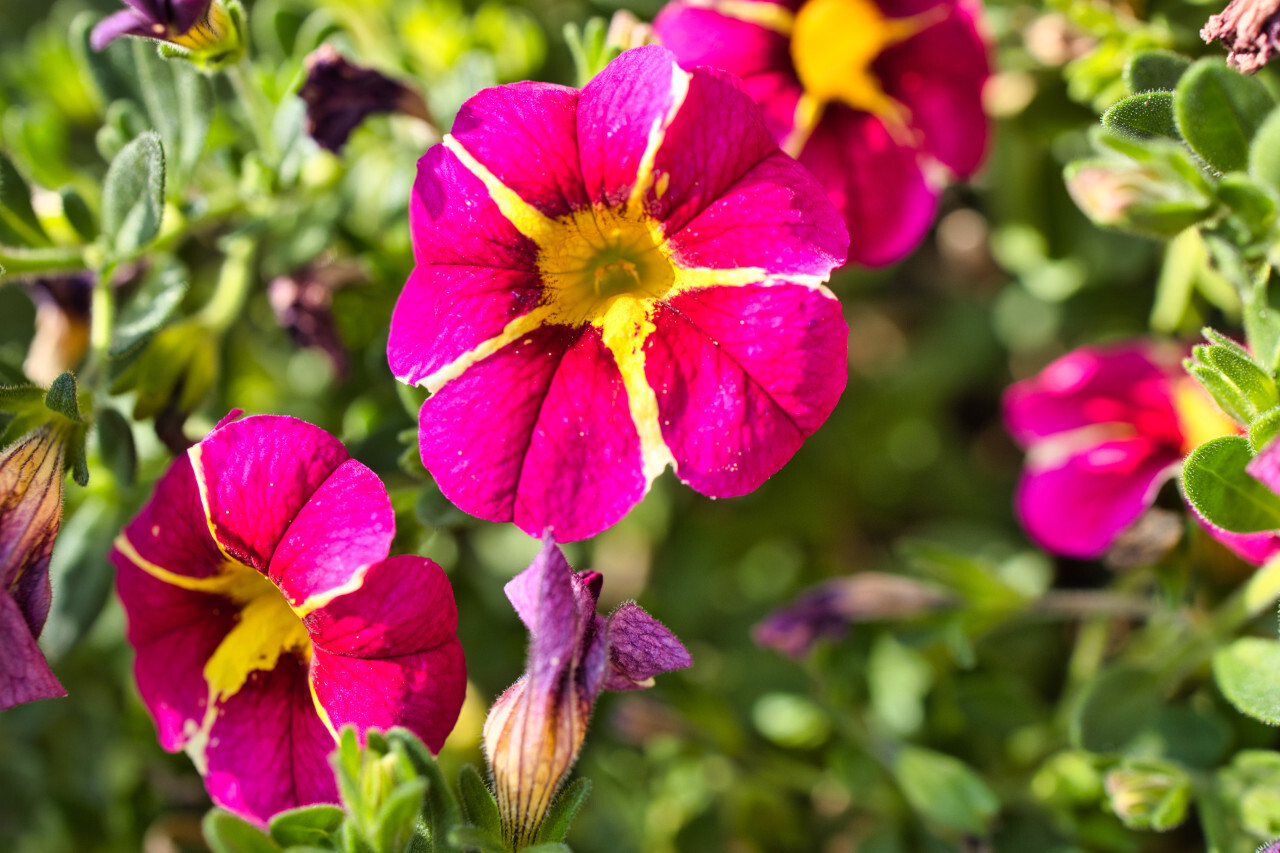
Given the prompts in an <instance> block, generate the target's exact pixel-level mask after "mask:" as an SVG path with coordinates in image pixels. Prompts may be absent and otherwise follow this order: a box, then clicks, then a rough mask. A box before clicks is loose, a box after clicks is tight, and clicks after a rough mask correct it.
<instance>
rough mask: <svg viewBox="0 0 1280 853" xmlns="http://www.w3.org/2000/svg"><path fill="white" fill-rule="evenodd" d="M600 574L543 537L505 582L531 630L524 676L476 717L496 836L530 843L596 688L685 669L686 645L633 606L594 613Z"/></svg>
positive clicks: (573, 753)
mask: <svg viewBox="0 0 1280 853" xmlns="http://www.w3.org/2000/svg"><path fill="white" fill-rule="evenodd" d="M602 583H603V577H602V576H601V575H600V574H598V573H597V572H578V573H576V574H575V573H574V571H573V569H572V568H571V567H570V566H569V564H568V563H567V562H566V561H565V558H564V554H562V553H561V552H560V549H559V548H557V547H556V545H555V543H554V542H553V541H552V540H551V538H550V537H549V536H548V537H547V538H545V539H544V540H543V545H542V553H540V554H539V555H538V556H537V558H535V559H534V561H533V563H532V564H531V565H530V566H529V568H527V569H525V570H524V571H523V572H521V573H520V574H519V575H517V576H516V577H515V578H514V579H513V580H512V581H511V582H509V583H508V584H507V586H506V592H507V598H509V599H510V600H511V604H512V606H513V607H515V610H516V613H517V614H519V616H520V620H521V621H522V622H524V624H525V627H526V628H528V629H529V634H530V642H529V661H528V665H527V666H526V668H525V674H524V675H523V676H522V677H521V678H520V680H519V681H517V682H516V683H515V684H513V685H512V686H511V687H509V688H508V689H507V691H506V692H505V693H503V694H502V695H501V696H499V697H498V700H497V701H496V702H494V703H493V708H492V709H490V711H489V716H488V718H487V719H486V720H485V722H484V750H485V756H486V758H487V759H488V761H489V767H490V769H491V770H492V771H493V781H494V786H495V788H496V794H497V799H498V808H499V811H500V812H501V815H502V824H503V834H504V837H505V838H506V840H507V842H508V843H510V844H512V845H513V849H516V850H519V849H521V848H523V847H525V846H528V845H529V844H530V842H531V841H532V840H533V838H534V836H535V835H536V834H537V831H538V827H539V825H540V824H541V822H542V818H543V816H544V815H545V813H546V811H547V807H548V806H549V805H550V804H551V799H552V797H553V796H554V795H555V792H556V790H557V789H558V788H559V787H560V783H561V782H562V781H563V779H564V777H565V775H566V774H567V773H568V772H569V768H570V766H572V764H573V762H574V760H575V759H576V758H577V756H578V751H579V750H580V749H581V748H582V742H583V740H584V738H585V737H586V733H587V721H588V719H589V718H590V716H591V708H592V706H593V705H594V704H595V701H596V697H597V696H598V695H599V694H600V691H601V690H640V689H643V688H645V687H651V686H652V685H653V677H654V676H655V675H657V674H658V673H661V672H668V671H670V670H673V669H681V668H683V667H687V666H691V665H692V663H693V660H692V659H691V658H690V657H689V653H688V651H686V650H685V647H684V646H683V645H682V644H681V643H680V641H679V640H678V639H676V636H675V635H674V634H672V633H671V632H670V631H669V630H667V628H666V627H664V626H663V625H662V624H661V623H660V622H658V621H657V620H656V619H654V618H653V617H652V616H650V615H649V614H648V613H645V612H644V611H643V610H642V609H640V607H639V605H637V604H635V603H628V604H624V605H622V606H621V607H619V608H618V609H617V610H615V611H613V613H612V614H610V615H609V618H608V619H606V618H604V617H603V616H600V615H599V614H598V613H596V599H597V598H598V597H599V595H600V588H601V585H602Z"/></svg>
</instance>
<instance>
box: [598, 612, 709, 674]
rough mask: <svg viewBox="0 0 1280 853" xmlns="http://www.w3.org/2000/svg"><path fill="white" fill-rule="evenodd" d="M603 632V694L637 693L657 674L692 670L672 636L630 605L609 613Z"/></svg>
mask: <svg viewBox="0 0 1280 853" xmlns="http://www.w3.org/2000/svg"><path fill="white" fill-rule="evenodd" d="M607 632H608V647H609V675H608V677H607V678H606V679H605V682H604V688H605V689H606V690H640V689H642V688H645V687H649V686H651V685H652V683H653V681H652V679H653V677H654V676H655V675H657V674H658V673H660V672H670V671H671V670H673V669H684V668H685V667H688V666H693V658H692V657H690V656H689V650H688V649H686V648H685V647H684V644H683V643H681V642H680V640H679V639H678V638H677V637H676V635H675V634H673V633H671V631H670V629H668V628H667V626H665V625H663V624H662V623H661V622H659V621H658V620H657V619H654V618H653V617H652V616H650V615H649V614H648V613H645V612H644V610H643V609H641V607H640V605H638V604H635V603H634V602H632V603H628V604H624V605H622V606H621V607H619V608H618V609H617V610H615V611H614V612H613V614H612V615H611V616H610V617H609V622H608V628H607Z"/></svg>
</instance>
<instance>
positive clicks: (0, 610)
mask: <svg viewBox="0 0 1280 853" xmlns="http://www.w3.org/2000/svg"><path fill="white" fill-rule="evenodd" d="M64 439H65V433H64V432H63V431H62V430H61V429H59V428H58V427H56V426H54V425H52V424H46V425H45V426H42V427H40V428H39V429H36V430H34V431H33V432H30V433H28V434H27V435H26V436H24V437H23V438H21V439H19V440H18V441H17V442H15V443H14V444H12V445H11V446H10V447H8V448H6V449H5V450H4V452H3V453H0V710H4V709H5V708H11V707H13V706H14V705H20V704H22V703H24V702H31V701H34V700H36V699H48V698H51V697H53V696H65V695H66V691H65V690H63V689H62V685H61V684H59V683H58V679H56V678H55V677H54V675H53V673H52V672H50V670H49V664H48V663H47V662H46V661H45V659H44V655H42V654H41V653H40V649H39V647H37V646H36V638H38V637H39V636H40V631H41V630H42V629H43V628H44V622H45V619H46V618H47V617H48V616H49V600H50V589H49V560H50V558H51V557H52V556H53V540H54V539H55V538H56V537H57V535H58V526H59V524H60V523H61V520H62V478H63V476H64V472H65V467H64V461H65V454H66V446H65V443H64Z"/></svg>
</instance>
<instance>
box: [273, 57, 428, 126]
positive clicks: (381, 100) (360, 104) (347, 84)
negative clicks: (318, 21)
mask: <svg viewBox="0 0 1280 853" xmlns="http://www.w3.org/2000/svg"><path fill="white" fill-rule="evenodd" d="M298 97H300V98H302V100H303V102H305V103H306V105H307V135H308V136H310V137H311V138H312V139H314V140H315V141H316V143H317V144H319V145H320V147H322V148H325V149H327V150H329V151H339V150H341V149H342V146H343V145H345V144H346V143H347V137H349V136H351V132H352V131H353V130H355V129H356V127H358V126H359V124H360V122H362V121H364V120H365V118H366V117H368V116H370V115H373V114H374V113H393V112H399V113H404V114H406V115H411V116H413V117H414V118H417V119H421V120H422V121H424V122H426V123H427V124H430V123H431V114H430V112H429V111H428V110H427V102H426V101H425V100H423V97H422V95H421V94H420V93H419V92H418V91H417V90H416V89H414V88H412V87H411V86H408V85H406V84H404V83H401V82H400V81H398V80H393V79H391V78H390V77H387V76H386V75H384V74H382V73H381V72H379V71H376V70H374V69H372V68H365V67H363V66H360V65H356V64H355V63H354V62H351V61H350V60H348V59H347V58H346V57H345V56H343V55H342V54H341V53H338V51H337V49H336V48H334V47H333V45H329V44H324V45H321V46H320V47H319V48H317V49H316V50H314V51H312V52H311V54H310V55H309V56H308V57H307V79H306V80H305V81H304V82H303V84H302V88H301V89H299V90H298Z"/></svg>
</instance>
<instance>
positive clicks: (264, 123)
mask: <svg viewBox="0 0 1280 853" xmlns="http://www.w3.org/2000/svg"><path fill="white" fill-rule="evenodd" d="M226 74H227V79H228V80H230V81H231V87H232V88H233V89H235V90H236V96H237V97H239V98H240V103H241V105H242V106H243V107H244V111H245V113H246V114H247V115H248V116H249V125H250V126H251V127H252V128H253V136H254V139H255V140H256V141H257V143H258V149H259V150H260V151H261V152H262V156H263V157H264V158H265V159H266V161H267V163H268V164H269V165H270V166H272V167H273V168H274V167H275V166H276V165H278V163H279V158H280V154H279V152H278V151H277V150H276V140H275V134H273V133H272V132H271V122H272V116H273V114H274V113H275V109H274V108H273V107H272V105H271V102H270V101H269V100H267V96H266V95H265V94H263V92H262V90H261V89H259V88H258V87H257V86H255V85H254V84H253V65H252V63H250V62H249V56H248V54H245V55H244V56H242V57H240V61H239V62H237V63H236V64H235V65H228V66H227V68H226Z"/></svg>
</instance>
